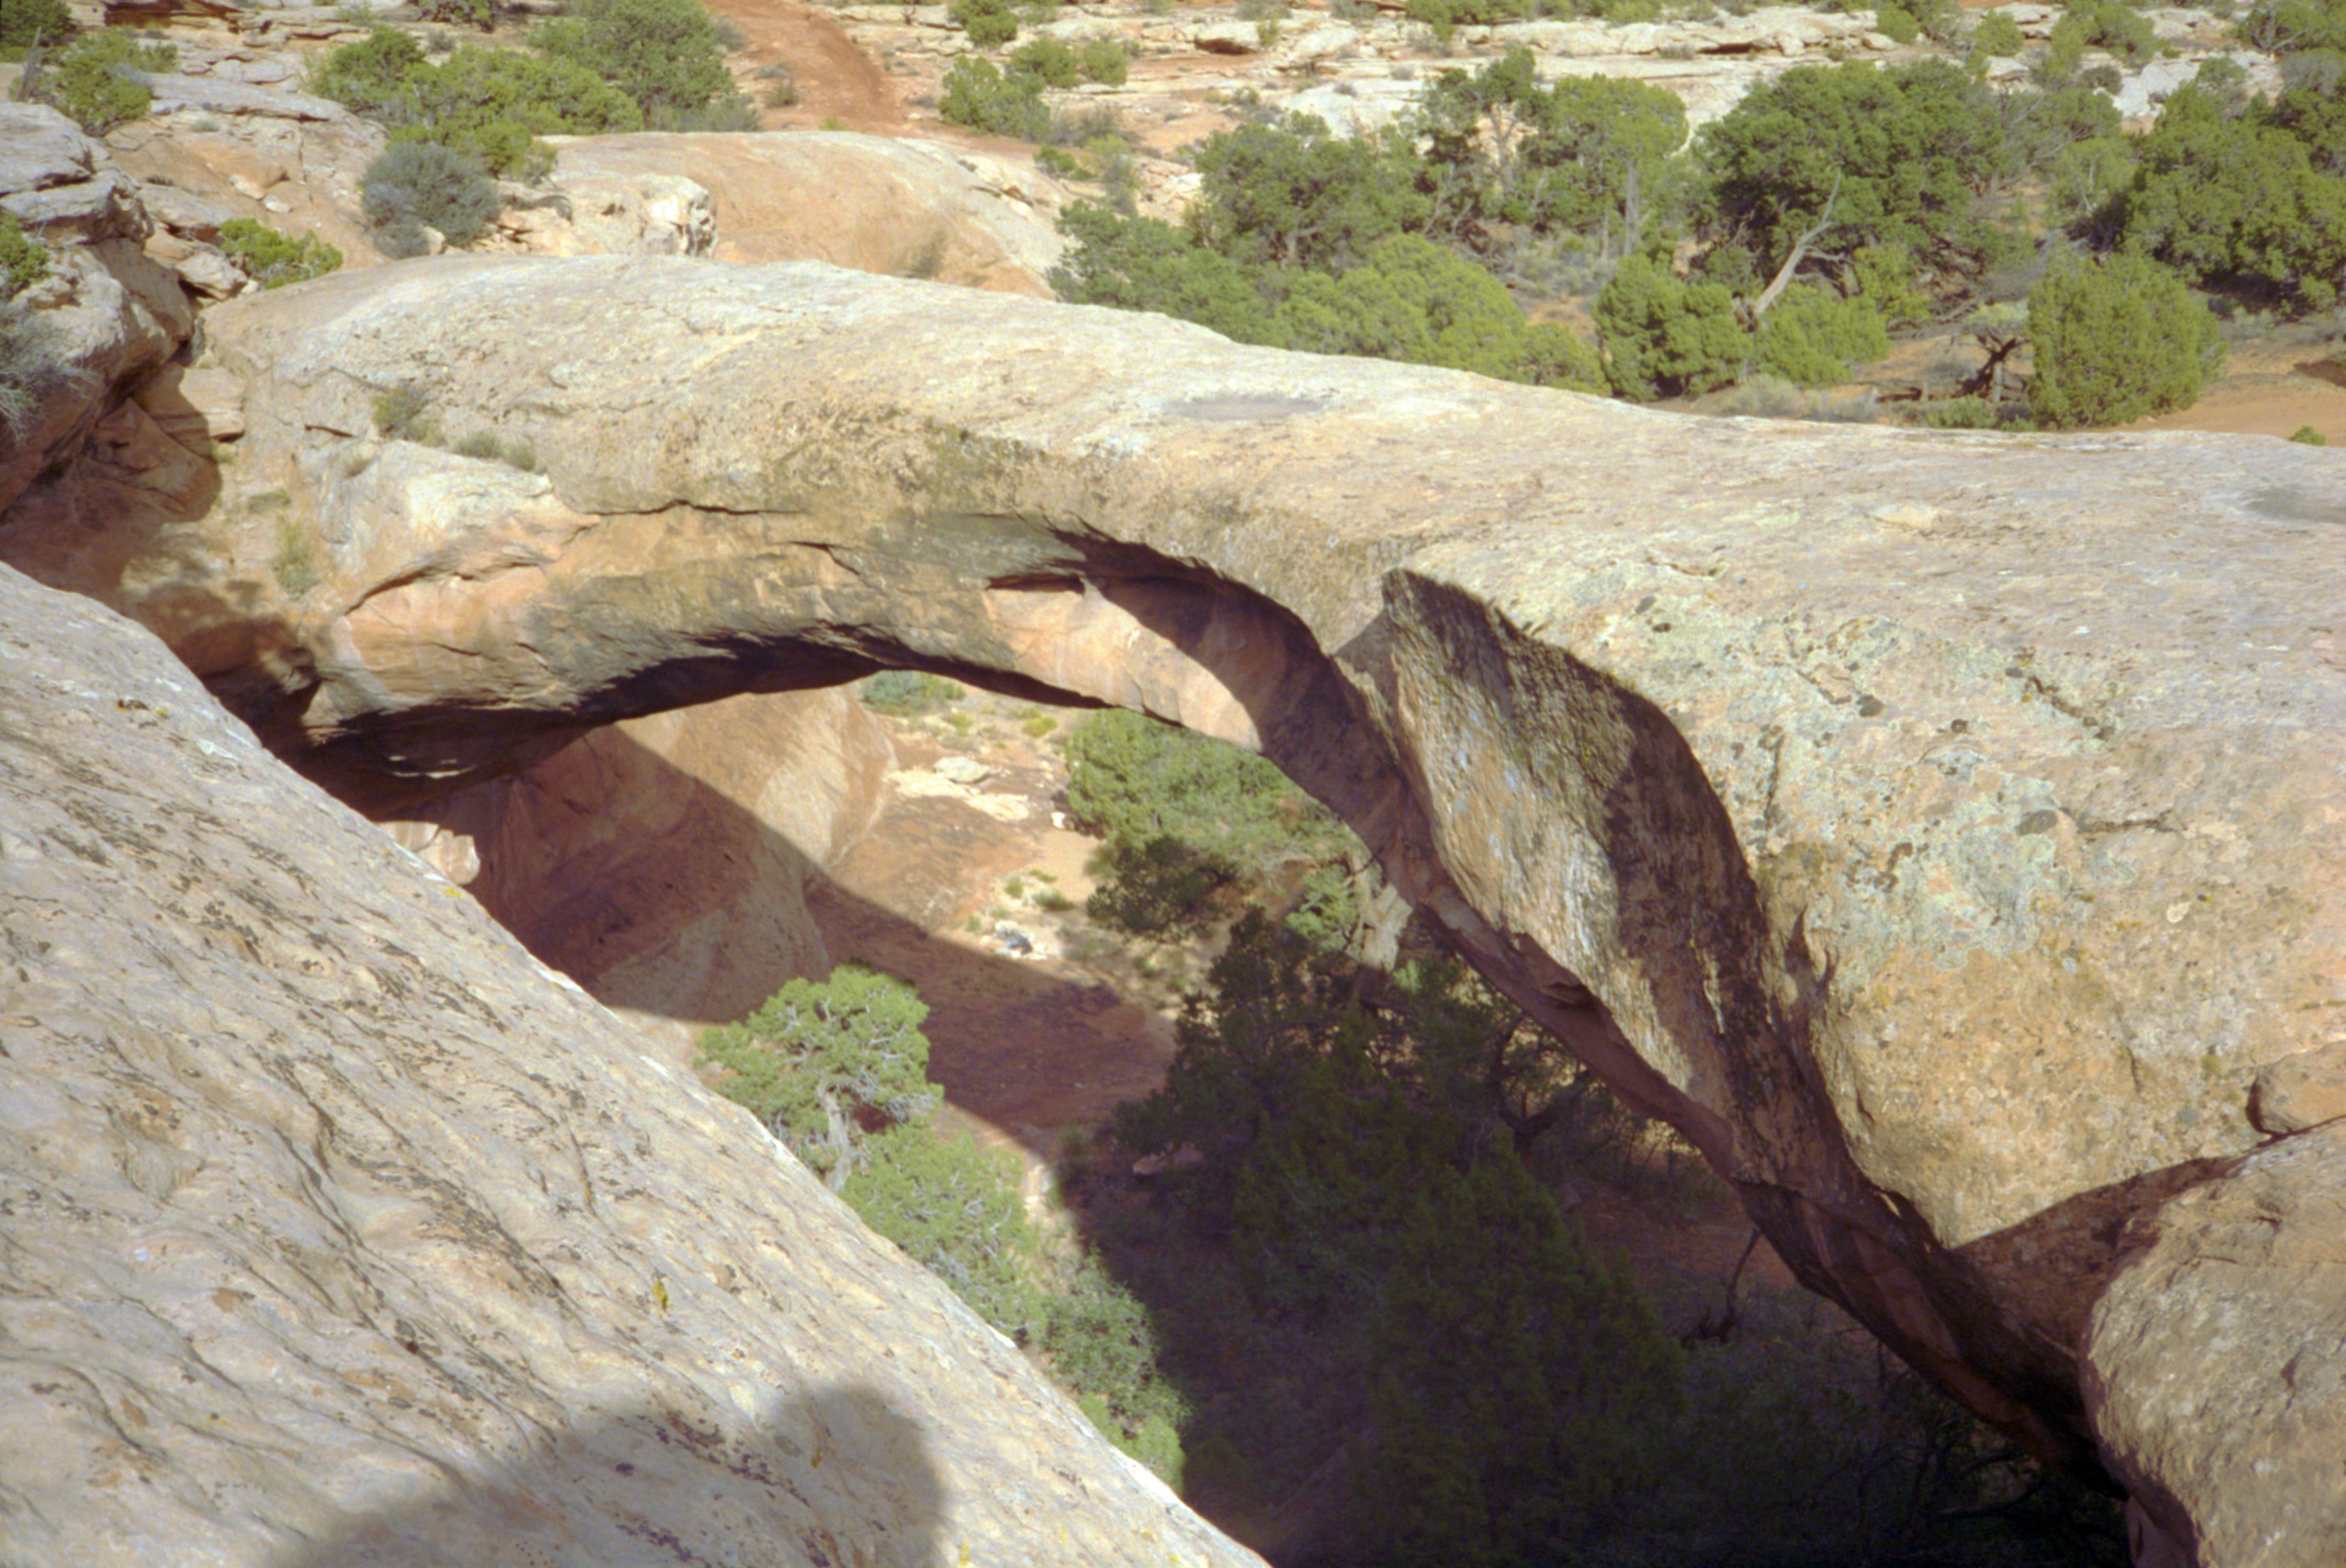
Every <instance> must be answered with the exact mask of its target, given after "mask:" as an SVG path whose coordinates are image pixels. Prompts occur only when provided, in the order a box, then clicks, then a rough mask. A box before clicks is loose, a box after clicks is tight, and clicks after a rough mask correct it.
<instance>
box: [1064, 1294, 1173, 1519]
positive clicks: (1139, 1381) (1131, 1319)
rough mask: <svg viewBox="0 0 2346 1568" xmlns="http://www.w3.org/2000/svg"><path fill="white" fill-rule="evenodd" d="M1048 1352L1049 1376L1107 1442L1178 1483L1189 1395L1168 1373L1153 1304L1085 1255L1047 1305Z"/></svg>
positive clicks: (1170, 1481) (1169, 1480) (1163, 1477)
mask: <svg viewBox="0 0 2346 1568" xmlns="http://www.w3.org/2000/svg"><path fill="white" fill-rule="evenodd" d="M1043 1350H1044V1354H1045V1357H1046V1358H1047V1359H1048V1360H1049V1362H1050V1367H1051V1375H1052V1376H1053V1377H1054V1378H1055V1379H1056V1380H1058V1382H1059V1383H1060V1384H1061V1385H1062V1386H1063V1387H1065V1388H1066V1389H1068V1390H1072V1391H1074V1393H1075V1394H1076V1405H1077V1407H1078V1408H1079V1409H1081V1410H1082V1411H1083V1412H1084V1414H1085V1416H1086V1417H1087V1418H1088V1419H1089V1420H1090V1421H1091V1423H1092V1425H1094V1426H1095V1427H1097V1428H1098V1429H1099V1430H1100V1432H1101V1434H1102V1435H1103V1436H1105V1437H1106V1438H1107V1440H1108V1441H1110V1442H1113V1443H1114V1444H1116V1446H1117V1447H1118V1448H1120V1449H1122V1450H1123V1451H1125V1452H1127V1453H1128V1454H1130V1455H1132V1457H1133V1458H1135V1459H1137V1460H1138V1461H1140V1462H1141V1463H1143V1464H1145V1465H1147V1466H1148V1468H1149V1469H1150V1470H1153V1471H1156V1472H1157V1473H1158V1476H1159V1477H1160V1478H1161V1479H1162V1480H1163V1481H1165V1483H1166V1484H1167V1485H1168V1486H1173V1487H1178V1486H1179V1485H1180V1484H1181V1472H1182V1469H1183V1462H1182V1453H1181V1436H1180V1428H1181V1425H1182V1423H1183V1422H1185V1421H1187V1420H1188V1419H1189V1415H1190V1411H1189V1409H1188V1401H1187V1400H1183V1399H1182V1397H1181V1395H1180V1393H1179V1391H1178V1390H1177V1389H1175V1388H1174V1386H1173V1384H1172V1383H1171V1382H1170V1381H1169V1380H1168V1379H1167V1378H1166V1376H1165V1369H1164V1365H1163V1355H1164V1352H1163V1348H1162V1347H1161V1346H1160V1344H1159V1343H1158V1335H1157V1329H1156V1326H1155V1325H1154V1324H1153V1323H1151V1322H1150V1320H1149V1315H1148V1308H1146V1307H1144V1306H1143V1305H1142V1304H1141V1302H1140V1300H1139V1298H1137V1297H1136V1296H1134V1295H1133V1293H1132V1292H1131V1291H1130V1290H1128V1289H1127V1288H1124V1287H1123V1286H1121V1285H1119V1284H1117V1282H1116V1281H1115V1280H1114V1279H1112V1278H1109V1277H1108V1275H1107V1272H1106V1271H1105V1270H1103V1269H1102V1268H1100V1267H1099V1265H1098V1264H1097V1263H1096V1262H1095V1261H1093V1260H1091V1259H1089V1258H1086V1260H1085V1261H1084V1263H1083V1265H1082V1266H1081V1267H1080V1268H1077V1270H1076V1275H1075V1278H1073V1279H1072V1280H1071V1281H1069V1283H1068V1287H1067V1288H1066V1290H1065V1291H1064V1292H1063V1293H1061V1294H1059V1295H1056V1296H1054V1297H1053V1298H1051V1299H1050V1301H1049V1302H1048V1303H1047V1304H1046V1305H1045V1315H1044V1328H1043Z"/></svg>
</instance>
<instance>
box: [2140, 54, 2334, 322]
mask: <svg viewBox="0 0 2346 1568" xmlns="http://www.w3.org/2000/svg"><path fill="white" fill-rule="evenodd" d="M2333 112H2334V110H2333ZM2300 128H2301V129H2308V130H2313V129H2317V127H2313V126H2311V125H2309V124H2305V123H2304V122H2300ZM2341 134H2346V133H2341ZM2318 143H2319V136H2318V133H2317V135H2316V137H2312V138H2309V137H2306V136H2304V135H2301V134H2299V130H2297V129H2292V128H2290V127H2288V126H2284V125H2280V124H2272V123H2266V117H2263V116H2259V115H2254V114H2250V115H2243V116H2240V117H2237V118H2236V117H2232V116H2229V115H2228V114H2226V113H2225V112H2224V107H2223V105H2222V104H2221V102H2219V100H2218V99H2217V98H2216V97H2214V96H2213V95H2211V94H2209V93H2207V92H2204V91H2202V90H2201V89H2200V88H2199V87H2197V86H2193V85H2188V84H2187V85H2186V86H2184V87H2180V88H2178V89H2177V90H2176V91H2175V92H2174V93H2173V94H2172V95H2171V96H2169V97H2168V100H2167V102H2166V104H2165V105H2164V106H2163V107H2161V108H2160V109H2159V112H2158V123H2157V124H2156V125H2154V126H2153V127H2151V130H2150V134H2149V135H2148V136H2147V137H2143V138H2142V139H2141V142H2140V143H2139V151H2140V156H2141V168H2140V171H2139V173H2138V174H2137V176H2136V178H2135V180H2134V184H2133V187H2132V188H2131V189H2129V190H2128V191H2127V196H2126V215H2125V226H2126V236H2125V238H2126V243H2127V247H2128V248H2129V249H2140V250H2145V251H2147V252H2149V253H2150V254H2151V255H2153V256H2156V257H2157V258H2158V260H2161V261H2164V262H2166V263H2167V264H2168V265H2169V266H2171V267H2174V268H2176V269H2177V270H2178V271H2181V272H2183V273H2184V274H2186V275H2187V276H2189V277H2192V278H2195V279H2198V280H2200V281H2203V282H2227V281H2235V280H2238V281H2254V280H2264V281H2266V282H2268V283H2270V284H2272V285H2274V286H2276V287H2278V288H2280V289H2282V290H2287V291H2289V292H2291V293H2293V294H2295V295H2296V296H2297V299H2298V302H2299V303H2300V304H2302V305H2304V306H2307V307H2310V308H2312V309H2315V310H2323V309H2327V308H2328V307H2329V306H2330V305H2331V304H2332V303H2333V302H2334V301H2335V300H2337V298H2338V290H2339V287H2340V284H2341V280H2346V172H2333V171H2332V170H2331V168H2326V167H2323V166H2322V165H2320V164H2317V163H2316V161H2315V159H2314V156H2313V155H2314V148H2315V147H2316V146H2317V145H2318Z"/></svg>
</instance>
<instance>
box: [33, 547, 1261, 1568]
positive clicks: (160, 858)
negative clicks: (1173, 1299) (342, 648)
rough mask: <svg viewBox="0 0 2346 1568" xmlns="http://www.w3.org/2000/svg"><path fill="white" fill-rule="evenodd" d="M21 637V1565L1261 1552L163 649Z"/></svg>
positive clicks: (90, 625) (1003, 1559)
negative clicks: (300, 768) (1195, 1504)
mask: <svg viewBox="0 0 2346 1568" xmlns="http://www.w3.org/2000/svg"><path fill="white" fill-rule="evenodd" d="M0 658H5V663H6V667H7V669H8V678H7V680H5V682H0V779H5V789H0V899H5V903H6V907H7V908H8V909H9V910H10V911H13V912H12V914H11V917H10V919H9V920H8V921H7V922H6V923H5V926H0V1039H5V1051H0V1106H5V1117H6V1125H7V1129H8V1135H7V1136H6V1137H5V1139H0V1183H5V1190H6V1192H7V1194H8V1197H7V1200H6V1202H7V1211H6V1212H7V1231H6V1234H7V1243H8V1289H7V1290H6V1291H5V1293H0V1333H5V1341H6V1344H7V1347H8V1362H9V1366H10V1369H11V1375H10V1377H9V1378H8V1380H6V1384H5V1389H0V1491H5V1495H6V1496H7V1498H8V1500H9V1502H8V1509H7V1513H6V1519H5V1524H0V1539H5V1543H6V1548H7V1552H8V1555H9V1557H10V1559H11V1560H12V1561H16V1562H23V1563H76V1564H86V1565H87V1568H133V1565H137V1564H146V1563H189V1562H199V1561H200V1562H204V1563H220V1564H227V1565H233V1568H248V1565H249V1568H260V1565H261V1564H263V1563H267V1564H271V1565H273V1568H301V1565H310V1564H314V1565H316V1568H327V1565H329V1564H331V1565H334V1568H357V1565H366V1568H424V1565H426V1564H443V1563H512V1562H528V1563H544V1564H548V1565H549V1568H552V1565H561V1568H604V1565H607V1564H610V1563H650V1562H655V1561H657V1562H661V1563H668V1562H676V1563H747V1562H774V1561H788V1562H792V1563H841V1564H844V1563H872V1564H893V1565H903V1568H944V1565H946V1564H951V1563H970V1562H978V1563H1103V1564H1111V1563H1122V1564H1132V1565H1133V1568H1140V1565H1142V1564H1147V1565H1148V1568H1158V1565H1160V1564H1163V1563H1168V1562H1173V1561H1178V1562H1180V1563H1204V1564H1210V1565H1215V1568H1220V1565H1229V1568H1238V1565H1239V1564H1246V1563H1256V1562H1257V1560H1256V1559H1255V1558H1254V1557H1253V1556H1252V1555H1251V1554H1250V1553H1246V1552H1245V1551H1243V1550H1241V1549H1239V1547H1237V1546H1235V1545H1233V1544H1232V1543H1229V1541H1227V1540H1225V1539H1223V1538H1222V1537H1221V1536H1219V1534H1217V1533H1216V1532H1214V1531H1213V1530H1212V1529H1211V1528H1210V1527H1209V1526H1207V1525H1206V1524H1204V1523H1203V1522H1201V1521H1199V1519H1198V1518H1197V1517H1196V1516H1195V1515H1193V1514H1191V1513H1190V1512H1188V1510H1186V1509H1184V1508H1183V1507H1182V1506H1181V1505H1180V1503H1179V1502H1178V1501H1176V1500H1175V1499H1174V1498H1173V1496H1172V1494H1171V1493H1170V1492H1168V1491H1167V1490H1166V1489H1165V1488H1164V1487H1163V1486H1162V1485H1161V1484H1160V1483H1158V1481H1157V1480H1156V1479H1155V1478H1154V1477H1153V1476H1151V1475H1149V1474H1148V1472H1147V1471H1144V1470H1142V1469H1141V1468H1140V1467H1139V1466H1138V1465H1137V1464H1136V1463H1134V1462H1133V1461H1130V1460H1127V1459H1126V1458H1125V1457H1124V1456H1123V1455H1121V1454H1119V1453H1117V1451H1115V1450H1114V1449H1112V1448H1111V1447H1109V1446H1108V1444H1107V1442H1106V1441H1105V1440H1103V1439H1102V1438H1100V1437H1099V1436H1098V1435H1097V1434H1096V1432H1094V1431H1093V1430H1092V1429H1091V1427H1090V1424H1089V1423H1088V1422H1087V1421H1086V1420H1085V1419H1084V1417H1083V1416H1082V1415H1081V1414H1080V1413H1079V1412H1078V1411H1077V1410H1076V1409H1075V1407H1074V1406H1073V1405H1072V1404H1071V1403H1070V1402H1069V1401H1068V1400H1066V1398H1065V1397H1063V1396H1062V1395H1060V1394H1059V1393H1058V1392H1057V1391H1056V1390H1054V1389H1052V1388H1051V1387H1050V1385H1049V1384H1048V1383H1047V1382H1046V1381H1045V1380H1044V1379H1043V1377H1042V1375H1041V1374H1040V1373H1039V1372H1037V1371H1036V1370H1035V1369H1034V1368H1032V1367H1030V1366H1029V1365H1028V1364H1027V1363H1026V1361H1025V1359H1024V1358H1023V1357H1022V1356H1021V1355H1020V1354H1019V1352H1018V1351H1017V1350H1016V1349H1014V1348H1013V1347H1012V1346H1011V1345H1010V1343H1009V1342H1008V1341H1007V1340H1005V1339H1003V1338H1002V1336H1001V1335H999V1334H997V1333H995V1332H994V1330H993V1329H989V1328H988V1327H986V1326H985V1325H984V1323H982V1322H980V1321H979V1320H978V1319H976V1318H974V1316H972V1315H971V1314H970V1312H969V1311H968V1310H967V1309H966V1308H964V1307H963V1306H962V1305H961V1304H960V1302H959V1301H957V1300H956V1299H955V1298H954V1297H953V1296H952V1295H951V1293H950V1292H948V1291H947V1290H946V1289H945V1288H943V1286H942V1285H941V1284H939V1283H938V1282H937V1281H936V1280H935V1279H934V1278H932V1277H930V1276H929V1275H928V1274H927V1273H925V1272H924V1271H923V1269H921V1268H919V1267H918V1266H917V1265H915V1264H913V1262H911V1261H910V1260H909V1259H907V1258H906V1257H904V1256H903V1254H902V1253H900V1252H898V1251H897V1250H896V1249H895V1248H893V1247H891V1246H889V1245H888V1244H887V1243H886V1242H883V1241H881V1240H879V1239H877V1238H876V1237H873V1236H872V1235H871V1234H870V1233H869V1232H868V1231H866V1230H864V1229H863V1227H862V1225H861V1224H860V1223H859V1222H858V1221H857V1220H856V1219H855V1217H854V1216H853V1215H852V1213H851V1212H850V1211H849V1210H848V1209H847V1208H846V1207H844V1206H842V1205H841V1204H840V1203H839V1202H838V1201H837V1200H836V1199H834V1198H833V1197H832V1196H831V1194H830V1193H828V1192H827V1191H825V1190H824V1188H823V1187H822V1185H821V1183H820V1182H818V1181H816V1180H814V1179H813V1178H812V1177H811V1176H808V1175H807V1173H806V1172H805V1171H804V1170H803V1169H802V1168H801V1166H799V1165H798V1164H797V1162H796V1161H795V1160H794V1159H793V1158H792V1157H791V1156H790V1154H789V1153H788V1152H787V1151H785V1150H784V1149H783V1148H782V1146H781V1145H780V1144H779V1143H777V1142H776V1141H775V1140H774V1139H773V1138H772V1137H771V1136H770V1135H768V1134H767V1133H766V1132H765V1131H764V1129H763V1128H762V1127H760V1125H759V1124H758V1123H757V1122H756V1121H755V1120H754V1119H753V1118H752V1117H750V1115H748V1114H747V1113H746V1112H744V1111H742V1110H740V1109H739V1107H737V1106H733V1105H729V1104H727V1103H726V1102H724V1101H722V1100H719V1099H718V1098H717V1097H716V1096H715V1095H711V1094H710V1093H709V1092H708V1091H706V1090H704V1089H702V1088H701V1087H700V1086H699V1084H697V1083H696V1082H695V1081H694V1080H693V1079H692V1078H691V1077H689V1076H688V1074H682V1073H679V1072H678V1071H676V1070H674V1069H672V1068H669V1067H668V1066H666V1065H665V1064H659V1063H656V1062H654V1061H653V1060H651V1059H649V1058H648V1057H647V1056H646V1055H645V1054H644V1053H643V1052H642V1050H641V1049H640V1048H639V1044H638V1043H637V1040H636V1039H635V1038H634V1036H633V1035H632V1034H631V1033H630V1032H629V1031H628V1030H627V1028H626V1027H625V1026H624V1025H622V1024H620V1023H618V1022H617V1021H616V1020H615V1019H613V1018H612V1016H611V1015H610V1014H609V1013H606V1012H604V1011H603V1010H602V1009H601V1008H599V1007H597V1005H596V1004H595V1003H592V1002H590V1001H588V1000H587V999H586V997H585V996H584V995H582V994H581V993H579V992H578V990H577V988H576V986H574V985H572V984H570V983H568V982H566V980H564V979H562V978H561V977H560V976H558V975H556V974H555V973H553V972H550V971H548V970H546V969H545V968H544V967H542V966H540V965H539V964H537V963H536V962H535V961H533V960H532V959H531V958H530V957H529V956H528V955H527V954H526V953H525V952H522V951H521V950H520V949H519V948H518V947H517V945H516V944H515V941H514V939H513V937H512V936H511V935H509V934H508V933H507V932H505V930H504V929H503V928H501V927H499V926H498V925H497V924H496V923H495V922H494V921H491V920H490V919H489V918H488V916H487V915H486V914H485V913H484V912H483V911H481V910H480V908H479V907H478V906H476V905H475V904H474V902H473V901H472V900H470V899H468V898H465V897H464V895H463V894H462V893H461V892H460V891H458V890H457V889H456V888H455V887H454V886H453V885H452V884H450V883H449V882H447V881H444V880H443V879H442V878H440V877H439V876H437V875H435V874H433V872H432V871H429V870H428V869H427V868H425V867H424V866H423V864H422V863H421V862H420V861H418V860H416V859H415V858H414V857H413V855H411V854H409V853H408V852H406V851H405V850H401V849H400V848H398V847H397V846H396V845H394V844H393V843H392V842H391V841H390V840H388V839H387V838H386V837H385V836H384V835H383V834H382V832H381V831H379V830H376V829H375V828H373V827H372V826H371V825H370V824H368V823H367V822H365V821H363V820H361V819H360V818H358V817H357V816H355V815H354V814H352V812H350V811H348V810H347V809H343V808H342V807H340V806H337V805H335V804H334V803H332V802H331V801H329V800H327V799H324V798H323V797H322V796H321V795H320V794H319V793H318V792H317V791H316V790H315V789H311V787H309V786H308V785H306V784H304V783H303V782H302V781H301V780H300V779H297V778H295V777H294V776H293V775H292V774H291V772H290V771H288V770H287V769H285V768H283V767H282V766H281V765H280V764H278V763H277V762H275V761H274V760H273V759H270V757H269V756H268V754H267V753H266V752H264V751H263V750H262V749H261V748H260V747H259V746H258V745H257V744H255V742H254V740H253V738H252V737H251V735H250V732H248V731H247V730H246V729H245V728H243V727H242V726H241V725H240V724H239V723H237V722H236V721H235V720H234V719H232V718H230V717H229V716H228V715H227V714H225V713H223V712H222V711H221V710H220V709H219V707H218V706H217V705H215V704H214V703H213V702H212V701H211V700H210V699H209V697H206V696H205V694H204V693H203V691H202V689H201V688H200V687H199V686H198V685H197V684H196V683H195V681H194V680H193V679H192V678H191V677H189V675H188V673H187V671H186V670H185V669H184V668H183V667H180V666H179V664H178V663H177V662H176V661H175V660H174V659H173V658H172V657H171V656H170V654H169V653H168V651H167V650H166V649H165V648H164V647H163V646H162V645H161V644H160V643H158V641H156V640H155V639H154V638H153V637H152V636H149V635H148V634H147V633H145V632H143V631H141V630H139V629H138V628H137V627H135V626H130V625H128V623H126V622H124V621H122V620H121V619H119V618H118V617H117V616H114V615H112V614H110V613H109V612H107V611H105V610H103V609H101V608H99V607H98V606H95V605H92V604H90V603H89V602H87V600H83V599H76V598H72V597H68V596H62V595H58V594H56V593H53V592H51V591H49V590H46V589H44V588H40V587H38V586H36V585H33V584H31V583H29V582H27V581H26V579H25V578H23V577H21V576H19V575H16V574H15V573H13V572H9V571H6V570H5V569H0Z"/></svg>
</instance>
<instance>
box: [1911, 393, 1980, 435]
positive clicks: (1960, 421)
mask: <svg viewBox="0 0 2346 1568" xmlns="http://www.w3.org/2000/svg"><path fill="white" fill-rule="evenodd" d="M1923 423H1924V424H1925V425H1927V426H1929V427H1930V428H1931V429H1933V430H1994V428H1995V425H1996V418H1995V404H1994V403H1992V402H1988V401H1987V399H1985V398H1984V397H1958V398H1949V399H1948V400H1947V401H1946V402H1937V403H1933V404H1932V405H1931V406H1930V407H1929V408H1927V409H1925V410H1923Z"/></svg>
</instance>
